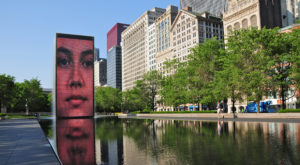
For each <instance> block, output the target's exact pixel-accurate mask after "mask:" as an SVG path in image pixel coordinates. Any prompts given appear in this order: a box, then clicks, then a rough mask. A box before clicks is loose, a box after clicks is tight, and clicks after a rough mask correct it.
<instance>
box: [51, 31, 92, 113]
mask: <svg viewBox="0 0 300 165" xmlns="http://www.w3.org/2000/svg"><path fill="white" fill-rule="evenodd" d="M56 42H57V43H56V44H57V45H56V46H57V48H56V73H57V74H56V86H57V116H59V117H74V116H92V115H93V69H94V63H93V61H94V56H93V49H94V42H93V40H92V39H91V40H85V39H76V38H63V37H57V41H56Z"/></svg>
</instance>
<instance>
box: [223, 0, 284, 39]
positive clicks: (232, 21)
mask: <svg viewBox="0 0 300 165" xmlns="http://www.w3.org/2000/svg"><path fill="white" fill-rule="evenodd" d="M280 3H281V2H280V0H228V9H227V11H225V12H224V14H223V23H224V32H225V36H226V35H228V32H230V31H231V30H239V29H241V28H248V27H256V28H258V29H261V28H262V27H266V28H274V27H282V19H281V4H280Z"/></svg>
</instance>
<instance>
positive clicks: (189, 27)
mask: <svg viewBox="0 0 300 165" xmlns="http://www.w3.org/2000/svg"><path fill="white" fill-rule="evenodd" d="M169 34H170V44H171V46H170V47H171V49H170V50H171V51H170V53H168V54H166V55H164V56H163V58H161V57H160V56H158V55H157V68H158V70H159V71H160V72H161V73H162V74H163V75H164V76H167V75H171V74H173V73H174V71H173V70H166V69H165V68H164V67H163V66H164V62H165V61H170V60H174V59H176V60H178V61H179V62H185V61H187V60H188V59H187V56H188V55H189V54H190V49H191V48H193V47H195V46H196V45H198V44H201V43H203V42H204V41H205V40H206V39H209V38H213V37H216V38H217V39H219V40H223V39H224V32H223V24H222V20H221V18H218V17H215V16H212V15H211V14H210V13H207V12H204V13H197V12H193V10H192V8H191V7H187V8H186V9H181V10H180V11H179V12H178V14H177V16H176V18H175V20H174V22H173V24H172V26H171V28H170V32H169ZM159 58H161V59H159ZM157 109H158V111H164V110H167V109H168V110H172V109H173V107H166V106H164V105H163V104H158V105H157Z"/></svg>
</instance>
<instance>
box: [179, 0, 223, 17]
mask: <svg viewBox="0 0 300 165" xmlns="http://www.w3.org/2000/svg"><path fill="white" fill-rule="evenodd" d="M226 2H227V0H180V9H184V8H186V7H192V8H193V11H194V12H197V13H203V12H208V13H211V14H212V15H215V16H219V17H221V15H222V12H223V9H226V6H227V4H226Z"/></svg>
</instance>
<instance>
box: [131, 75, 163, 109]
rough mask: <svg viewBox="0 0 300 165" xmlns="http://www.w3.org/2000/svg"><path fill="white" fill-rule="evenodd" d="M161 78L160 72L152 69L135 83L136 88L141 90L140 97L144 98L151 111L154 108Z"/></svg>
mask: <svg viewBox="0 0 300 165" xmlns="http://www.w3.org/2000/svg"><path fill="white" fill-rule="evenodd" d="M161 78H162V76H161V74H160V73H159V72H158V71H156V70H153V71H150V72H147V73H146V74H144V75H143V79H142V80H141V81H137V84H136V88H139V89H140V90H141V91H143V92H142V95H143V96H142V98H145V101H147V107H149V108H150V109H151V110H152V111H154V110H155V106H156V96H157V94H158V90H159V89H160V84H161V82H160V81H161Z"/></svg>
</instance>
